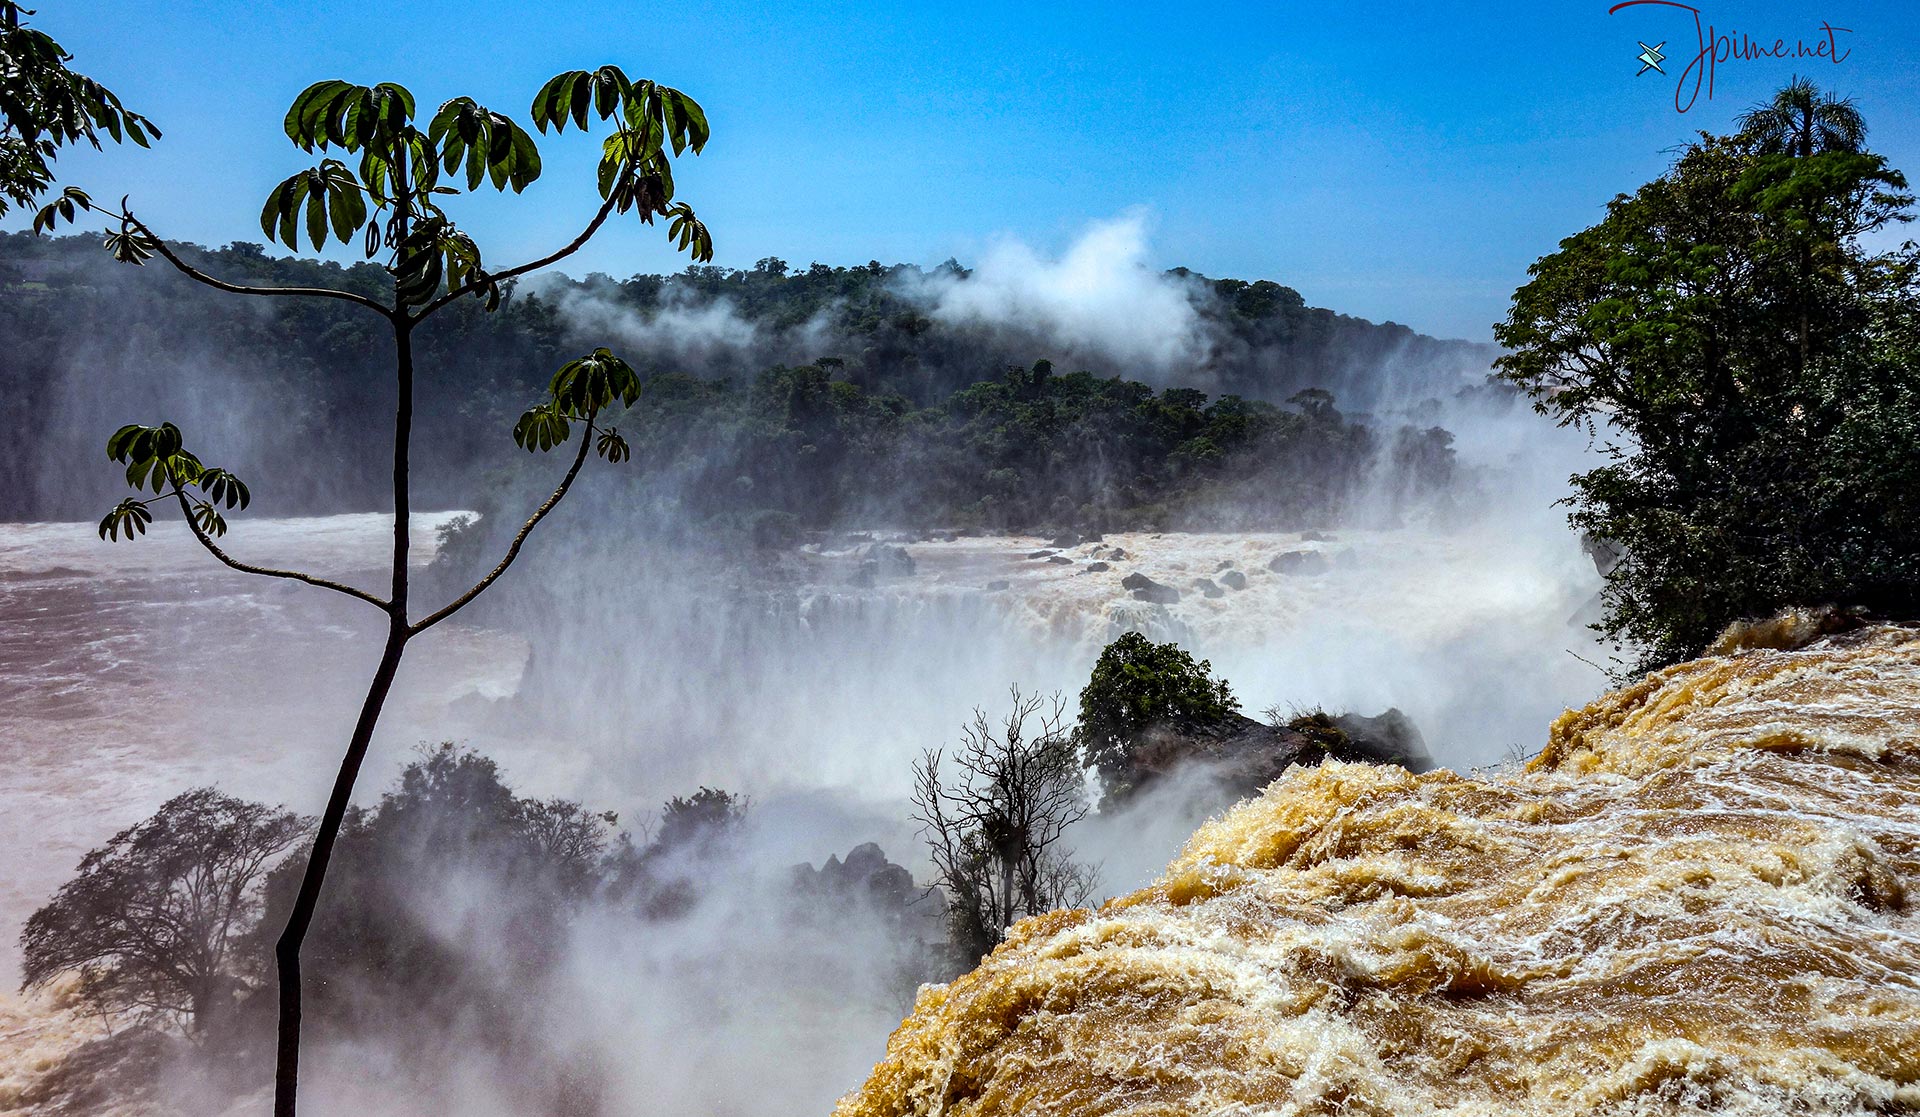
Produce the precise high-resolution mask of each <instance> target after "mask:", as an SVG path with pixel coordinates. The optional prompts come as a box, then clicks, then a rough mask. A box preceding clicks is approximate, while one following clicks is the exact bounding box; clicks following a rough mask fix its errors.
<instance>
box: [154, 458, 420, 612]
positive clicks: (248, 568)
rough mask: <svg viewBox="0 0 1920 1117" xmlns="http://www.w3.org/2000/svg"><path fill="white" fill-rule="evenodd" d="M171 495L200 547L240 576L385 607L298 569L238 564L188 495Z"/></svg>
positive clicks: (178, 492)
mask: <svg viewBox="0 0 1920 1117" xmlns="http://www.w3.org/2000/svg"><path fill="white" fill-rule="evenodd" d="M173 495H174V496H175V497H176V498H178V499H179V501H180V512H181V514H182V515H183V516H185V517H186V521H187V528H188V529H189V530H191V531H192V532H193V537H194V538H195V539H198V540H199V541H200V545H201V546H202V547H205V548H206V549H207V550H208V551H209V552H210V553H211V554H212V555H213V557H214V558H217V559H219V560H220V561H221V562H224V563H226V564H227V565H228V566H231V567H233V568H234V569H235V570H238V571H240V572H241V573H243V574H259V575H262V576H263V577H267V578H290V579H292V580H293V581H296V582H305V583H306V584H307V585H310V586H319V587H320V588H321V589H323V590H332V591H334V592H335V593H344V594H346V595H347V596H348V597H357V598H359V599H360V600H362V601H364V602H366V603H367V604H369V605H372V606H374V607H375V608H378V609H381V610H385V609H386V608H387V603H386V602H384V601H382V600H380V599H379V598H377V597H375V596H373V595H372V594H370V593H368V592H367V591H366V590H360V589H355V588H353V587H352V586H349V585H347V584H346V583H344V582H335V581H331V580H329V579H326V578H316V577H314V576H313V575H311V574H302V573H301V572H300V571H298V570H273V569H270V568H268V567H265V566H254V565H253V564H252V563H246V562H241V561H240V560H238V559H236V558H234V557H233V556H232V555H229V554H227V553H226V552H225V551H223V550H221V549H220V545H219V544H218V543H215V542H214V541H213V537H212V536H210V535H208V534H207V532H206V529H204V528H202V527H201V526H200V523H199V521H197V520H195V519H194V518H193V508H192V506H191V505H189V504H188V503H187V492H186V490H185V489H182V488H181V487H180V486H178V485H175V486H174V487H173Z"/></svg>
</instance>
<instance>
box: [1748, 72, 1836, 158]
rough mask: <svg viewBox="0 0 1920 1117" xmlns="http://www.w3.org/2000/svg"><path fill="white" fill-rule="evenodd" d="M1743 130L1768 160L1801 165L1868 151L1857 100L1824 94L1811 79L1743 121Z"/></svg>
mask: <svg viewBox="0 0 1920 1117" xmlns="http://www.w3.org/2000/svg"><path fill="white" fill-rule="evenodd" d="M1740 129H1741V131H1742V132H1743V133H1745V134H1746V135H1747V136H1749V137H1751V138H1752V139H1754V140H1756V141H1758V143H1759V145H1760V150H1762V151H1764V152H1766V153H1768V154H1785V155H1796V156H1799V157H1800V158H1802V159H1805V158H1807V157H1808V156H1810V155H1814V154H1816V153H1819V152H1824V151H1853V152H1857V151H1859V150H1860V149H1861V148H1863V147H1865V146H1866V142H1867V122H1866V118H1864V117H1862V116H1861V115H1860V110H1859V109H1857V108H1855V107H1854V104H1853V98H1851V97H1835V96H1833V95H1831V94H1828V93H1822V92H1821V91H1820V87H1819V86H1816V85H1814V84H1813V82H1812V80H1810V79H1808V78H1801V77H1796V78H1794V79H1793V80H1792V81H1790V82H1788V83H1787V84H1786V85H1785V86H1784V87H1783V88H1781V90H1780V91H1779V92H1778V93H1775V94H1774V95H1773V100H1771V101H1766V102H1762V103H1760V104H1758V105H1755V106H1754V107H1753V108H1751V109H1749V110H1747V111H1746V112H1744V113H1742V114H1741V115H1740Z"/></svg>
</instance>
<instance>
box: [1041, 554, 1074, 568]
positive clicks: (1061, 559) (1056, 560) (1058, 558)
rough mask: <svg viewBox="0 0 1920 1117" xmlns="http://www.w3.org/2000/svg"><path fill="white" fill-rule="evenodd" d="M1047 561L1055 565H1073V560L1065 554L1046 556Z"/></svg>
mask: <svg viewBox="0 0 1920 1117" xmlns="http://www.w3.org/2000/svg"><path fill="white" fill-rule="evenodd" d="M1047 561H1048V562H1050V563H1053V564H1054V565H1055V566H1072V565H1073V560H1072V559H1070V558H1068V557H1067V556H1065V555H1051V556H1049V557H1048V558H1047Z"/></svg>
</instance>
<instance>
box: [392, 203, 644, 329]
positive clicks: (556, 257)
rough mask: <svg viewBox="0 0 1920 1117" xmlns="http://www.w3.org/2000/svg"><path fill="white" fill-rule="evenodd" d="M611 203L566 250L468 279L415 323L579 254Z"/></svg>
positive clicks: (601, 222)
mask: <svg viewBox="0 0 1920 1117" xmlns="http://www.w3.org/2000/svg"><path fill="white" fill-rule="evenodd" d="M613 200H614V199H613V195H612V194H608V195H607V200H606V201H604V202H601V203H600V210H599V212H597V213H595V214H594V215H593V220H592V221H589V222H587V227H586V228H585V229H582V230H581V231H580V235H579V236H577V237H575V238H573V240H572V241H571V242H570V243H568V244H567V246H566V247H564V248H562V249H560V250H558V251H556V252H553V253H550V254H548V255H546V256H542V257H540V258H539V259H538V260H533V261H530V262H528V263H525V264H521V265H520V266H519V267H514V268H508V269H507V270H506V271H497V272H490V273H488V275H487V277H486V279H485V280H478V279H470V280H468V281H467V282H465V283H463V284H461V285H460V286H458V287H456V288H454V289H453V290H451V291H448V292H447V293H446V294H444V295H442V296H440V297H439V298H437V299H435V300H433V301H432V302H430V303H428V304H427V306H426V309H425V310H422V311H421V312H420V313H419V314H418V315H416V316H415V319H416V320H418V319H420V318H425V317H427V316H428V315H430V314H433V313H434V312H436V311H438V310H439V309H440V308H441V307H444V306H446V305H447V304H448V303H451V302H453V301H455V300H456V299H460V298H463V297H465V296H467V295H471V294H473V293H474V292H475V291H478V290H480V288H481V287H483V286H485V285H486V284H489V283H498V282H500V281H501V280H503V279H513V278H515V277H516V276H522V275H525V274H527V273H528V272H531V271H539V270H540V269H541V268H544V267H546V266H548V265H549V264H555V263H558V262H560V261H561V260H564V259H566V258H567V257H569V256H571V255H573V254H574V253H575V252H578V251H580V248H581V246H583V245H585V244H586V243H587V242H588V241H590V240H592V239H593V234H595V233H597V232H599V231H600V226H602V225H604V224H606V221H607V215H608V214H610V213H612V212H613Z"/></svg>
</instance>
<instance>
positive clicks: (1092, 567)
mask: <svg viewBox="0 0 1920 1117" xmlns="http://www.w3.org/2000/svg"><path fill="white" fill-rule="evenodd" d="M1112 569H1113V567H1111V566H1109V565H1107V564H1106V563H1104V562H1090V563H1088V564H1087V571H1086V572H1087V573H1089V574H1098V573H1101V572H1102V571H1106V570H1112Z"/></svg>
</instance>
